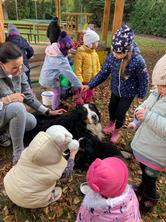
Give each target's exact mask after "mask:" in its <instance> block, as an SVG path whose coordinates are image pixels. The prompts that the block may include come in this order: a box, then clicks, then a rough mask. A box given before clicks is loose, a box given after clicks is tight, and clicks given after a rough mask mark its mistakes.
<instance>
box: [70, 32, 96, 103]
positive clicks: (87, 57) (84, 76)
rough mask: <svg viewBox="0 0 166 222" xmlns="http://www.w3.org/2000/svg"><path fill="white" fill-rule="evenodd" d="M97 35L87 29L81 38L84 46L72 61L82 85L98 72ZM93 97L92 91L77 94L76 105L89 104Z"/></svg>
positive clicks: (78, 50)
mask: <svg viewBox="0 0 166 222" xmlns="http://www.w3.org/2000/svg"><path fill="white" fill-rule="evenodd" d="M99 39H100V37H99V35H98V34H97V33H96V32H95V31H93V30H91V29H90V28H88V29H87V30H86V32H85V34H84V36H83V42H84V44H83V45H82V46H80V47H79V48H78V49H77V53H76V55H75V60H74V68H75V73H76V75H77V77H78V78H79V80H80V81H81V82H82V84H87V82H88V81H90V80H91V79H92V78H93V77H94V76H95V75H96V74H97V73H98V72H99V70H100V61H99V57H98V54H97V52H96V48H97V47H98V41H99ZM93 96H94V90H93V89H89V90H87V92H84V93H80V92H79V91H78V92H77V98H76V100H75V102H76V104H83V103H89V102H91V100H92V97H93Z"/></svg>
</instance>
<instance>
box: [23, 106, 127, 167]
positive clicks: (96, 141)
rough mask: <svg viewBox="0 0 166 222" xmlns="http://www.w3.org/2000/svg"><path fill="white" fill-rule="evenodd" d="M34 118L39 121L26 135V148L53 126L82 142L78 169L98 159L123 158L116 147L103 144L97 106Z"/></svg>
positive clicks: (77, 164) (77, 156) (35, 114)
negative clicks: (60, 126) (66, 131)
mask: <svg viewBox="0 0 166 222" xmlns="http://www.w3.org/2000/svg"><path fill="white" fill-rule="evenodd" d="M34 116H35V117H36V119H37V125H36V127H35V128H34V129H33V130H31V131H28V132H26V133H25V135H24V144H25V146H28V145H29V143H30V142H31V141H32V139H33V138H34V137H35V136H36V135H37V133H38V132H39V131H46V130H47V128H49V127H50V126H52V125H62V126H64V127H65V128H66V129H67V130H68V131H69V132H70V133H71V134H72V135H73V138H74V139H77V140H79V142H80V149H79V151H78V153H77V155H76V159H75V163H76V166H77V167H78V168H80V169H85V168H86V167H88V166H89V164H91V163H92V162H93V161H94V160H95V159H96V158H101V159H103V158H106V157H109V156H119V157H123V156H122V154H121V152H120V150H119V149H117V148H116V146H115V145H113V144H111V143H105V142H103V139H104V134H103V132H102V127H101V122H100V113H99V111H98V109H97V107H96V105H95V104H92V103H90V104H84V105H77V106H76V107H75V108H74V109H73V110H72V111H71V112H68V113H64V114H62V115H61V116H57V117H56V116H55V117H53V116H45V115H42V114H37V113H34Z"/></svg>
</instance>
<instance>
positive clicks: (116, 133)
mask: <svg viewBox="0 0 166 222" xmlns="http://www.w3.org/2000/svg"><path fill="white" fill-rule="evenodd" d="M119 139H120V129H115V130H114V131H113V132H112V137H111V142H112V143H118V141H119Z"/></svg>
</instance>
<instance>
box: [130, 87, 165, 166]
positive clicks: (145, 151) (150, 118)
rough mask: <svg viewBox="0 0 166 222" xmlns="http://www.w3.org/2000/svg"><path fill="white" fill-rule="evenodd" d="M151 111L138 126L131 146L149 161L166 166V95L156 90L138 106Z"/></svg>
mask: <svg viewBox="0 0 166 222" xmlns="http://www.w3.org/2000/svg"><path fill="white" fill-rule="evenodd" d="M145 106H146V107H147V108H148V109H149V111H148V112H147V113H146V115H145V119H144V121H143V122H142V124H141V125H140V127H139V128H138V130H137V132H136V134H135V136H134V138H133V141H132V143H131V148H132V149H133V151H134V152H136V154H138V155H139V156H140V157H142V158H143V159H145V160H147V162H150V163H152V164H153V165H157V166H160V167H166V96H160V95H159V93H158V91H157V90H155V91H153V92H152V93H151V95H150V96H149V97H148V98H147V100H145V101H144V103H143V104H141V105H140V106H139V107H138V108H141V107H142V108H143V107H145Z"/></svg>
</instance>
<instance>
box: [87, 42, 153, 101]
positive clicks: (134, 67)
mask: <svg viewBox="0 0 166 222" xmlns="http://www.w3.org/2000/svg"><path fill="white" fill-rule="evenodd" d="M120 63H121V59H117V58H115V56H114V55H113V54H112V53H110V54H109V55H108V56H107V58H106V61H105V62H104V64H103V66H102V69H101V71H100V72H99V73H98V74H97V75H96V76H95V78H94V79H92V80H91V81H90V82H89V83H88V85H89V87H90V88H94V87H96V86H98V85H99V84H100V83H102V82H103V81H104V80H106V79H107V78H108V76H109V75H111V77H112V78H111V90H112V92H113V93H114V94H115V95H116V96H120V97H121V96H122V97H133V96H137V97H138V98H144V97H145V95H146V93H147V89H148V80H149V75H148V72H147V68H146V65H145V61H144V59H143V57H142V56H141V55H140V51H139V49H138V47H137V45H136V44H134V48H133V54H132V57H131V59H130V61H129V64H128V65H127V67H126V70H125V73H126V74H127V77H128V78H127V79H125V78H123V77H122V76H121V75H120V74H119V69H120Z"/></svg>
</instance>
